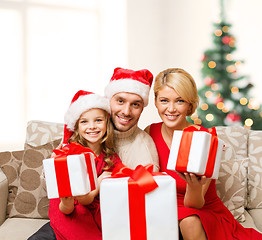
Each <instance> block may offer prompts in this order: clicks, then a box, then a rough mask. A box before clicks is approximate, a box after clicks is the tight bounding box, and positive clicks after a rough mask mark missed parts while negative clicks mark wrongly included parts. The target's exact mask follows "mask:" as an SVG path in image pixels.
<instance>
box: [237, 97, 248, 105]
mask: <svg viewBox="0 0 262 240" xmlns="http://www.w3.org/2000/svg"><path fill="white" fill-rule="evenodd" d="M239 102H240V104H241V105H246V104H247V102H248V101H247V99H246V98H245V97H243V98H240V100H239Z"/></svg>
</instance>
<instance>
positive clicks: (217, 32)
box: [215, 29, 222, 37]
mask: <svg viewBox="0 0 262 240" xmlns="http://www.w3.org/2000/svg"><path fill="white" fill-rule="evenodd" d="M215 35H216V36H217V37H220V36H221V35H222V31H221V30H220V29H217V30H216V31H215Z"/></svg>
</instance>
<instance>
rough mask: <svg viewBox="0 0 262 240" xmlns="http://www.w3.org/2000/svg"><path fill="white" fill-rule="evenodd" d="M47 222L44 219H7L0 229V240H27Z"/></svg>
mask: <svg viewBox="0 0 262 240" xmlns="http://www.w3.org/2000/svg"><path fill="white" fill-rule="evenodd" d="M48 221H49V220H46V219H30V218H8V219H6V220H5V222H4V223H3V225H1V227H0V239H1V240H19V239H21V240H24V239H28V238H29V237H30V236H31V235H33V234H34V233H35V232H36V231H37V230H38V229H39V228H41V227H42V226H43V225H44V224H45V223H47V222H48Z"/></svg>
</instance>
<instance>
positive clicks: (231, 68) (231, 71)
mask: <svg viewBox="0 0 262 240" xmlns="http://www.w3.org/2000/svg"><path fill="white" fill-rule="evenodd" d="M226 71H227V72H229V73H233V72H235V71H236V68H235V66H234V65H229V66H227V68H226Z"/></svg>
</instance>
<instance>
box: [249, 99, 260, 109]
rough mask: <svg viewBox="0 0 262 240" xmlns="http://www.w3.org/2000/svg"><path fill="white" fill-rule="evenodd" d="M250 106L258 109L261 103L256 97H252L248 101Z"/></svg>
mask: <svg viewBox="0 0 262 240" xmlns="http://www.w3.org/2000/svg"><path fill="white" fill-rule="evenodd" d="M248 108H249V109H254V110H258V109H259V108H260V105H259V103H258V102H257V101H256V100H255V99H254V98H250V99H249V103H248Z"/></svg>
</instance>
